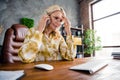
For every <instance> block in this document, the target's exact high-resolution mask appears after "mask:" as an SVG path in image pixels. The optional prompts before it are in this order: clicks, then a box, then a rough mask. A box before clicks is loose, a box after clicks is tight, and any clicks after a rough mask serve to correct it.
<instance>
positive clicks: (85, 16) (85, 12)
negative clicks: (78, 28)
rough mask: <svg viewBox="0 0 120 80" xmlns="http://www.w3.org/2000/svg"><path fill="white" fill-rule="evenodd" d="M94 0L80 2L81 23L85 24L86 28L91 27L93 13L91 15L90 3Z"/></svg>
mask: <svg viewBox="0 0 120 80" xmlns="http://www.w3.org/2000/svg"><path fill="white" fill-rule="evenodd" d="M92 1H94V0H82V1H81V3H80V20H81V24H83V26H84V29H88V28H90V27H91V25H92V24H91V18H92V15H90V12H89V11H90V6H89V3H90V2H92Z"/></svg>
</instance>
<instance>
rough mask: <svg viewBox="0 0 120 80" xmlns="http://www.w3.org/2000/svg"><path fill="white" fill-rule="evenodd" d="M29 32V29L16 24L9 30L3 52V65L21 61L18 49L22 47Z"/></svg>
mask: <svg viewBox="0 0 120 80" xmlns="http://www.w3.org/2000/svg"><path fill="white" fill-rule="evenodd" d="M27 30H28V28H27V27H26V26H24V25H21V24H14V25H12V26H11V27H10V28H8V29H7V31H6V33H5V37H4V41H3V47H2V51H1V52H2V53H1V60H2V63H14V62H15V61H20V58H19V57H18V49H19V48H20V47H21V46H22V43H23V41H24V38H25V35H26V33H27Z"/></svg>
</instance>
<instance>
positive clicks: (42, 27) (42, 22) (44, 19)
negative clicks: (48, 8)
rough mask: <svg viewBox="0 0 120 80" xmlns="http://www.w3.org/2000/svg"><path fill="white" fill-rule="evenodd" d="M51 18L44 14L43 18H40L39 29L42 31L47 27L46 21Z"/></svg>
mask: <svg viewBox="0 0 120 80" xmlns="http://www.w3.org/2000/svg"><path fill="white" fill-rule="evenodd" d="M48 20H50V17H49V16H48V15H47V14H46V15H43V16H42V18H41V19H40V21H39V23H38V30H39V31H40V32H41V33H42V32H43V31H44V29H45V27H46V25H47V24H46V23H47V21H48Z"/></svg>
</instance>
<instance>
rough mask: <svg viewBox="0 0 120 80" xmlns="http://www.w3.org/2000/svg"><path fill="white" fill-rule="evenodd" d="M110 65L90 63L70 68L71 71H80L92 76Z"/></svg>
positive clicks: (98, 62)
mask: <svg viewBox="0 0 120 80" xmlns="http://www.w3.org/2000/svg"><path fill="white" fill-rule="evenodd" d="M107 65H108V64H107V63H106V62H104V61H97V60H96V61H94V60H93V61H92V60H91V61H89V62H86V63H83V64H79V65H76V66H72V67H70V69H71V70H80V71H88V72H89V73H90V74H93V73H95V72H96V71H98V70H100V69H101V68H103V67H105V66H107Z"/></svg>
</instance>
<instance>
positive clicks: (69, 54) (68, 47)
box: [60, 36, 76, 60]
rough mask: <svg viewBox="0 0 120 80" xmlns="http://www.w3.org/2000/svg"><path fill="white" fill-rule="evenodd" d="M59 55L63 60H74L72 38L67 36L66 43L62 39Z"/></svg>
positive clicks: (74, 52)
mask: <svg viewBox="0 0 120 80" xmlns="http://www.w3.org/2000/svg"><path fill="white" fill-rule="evenodd" d="M60 53H61V56H62V57H63V59H66V60H74V58H75V56H76V49H75V46H74V44H73V38H72V36H67V37H66V42H65V40H64V38H63V37H62V39H61V41H60Z"/></svg>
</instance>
